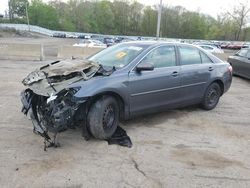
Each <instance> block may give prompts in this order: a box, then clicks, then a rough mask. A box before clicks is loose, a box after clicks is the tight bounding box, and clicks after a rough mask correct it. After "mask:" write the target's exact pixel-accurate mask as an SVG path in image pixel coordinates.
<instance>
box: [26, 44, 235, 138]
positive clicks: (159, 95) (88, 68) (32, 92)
mask: <svg viewBox="0 0 250 188" xmlns="http://www.w3.org/2000/svg"><path fill="white" fill-rule="evenodd" d="M69 67H70V69H69ZM45 75H46V76H45ZM231 81H232V67H231V66H230V64H229V63H227V62H223V61H221V60H220V59H218V58H217V57H215V56H214V55H212V54H211V53H208V52H206V51H205V50H203V49H202V48H198V47H196V46H193V45H188V44H181V43H167V42H157V41H148V42H147V41H140V42H139V41H136V42H126V43H120V44H117V45H114V46H111V47H109V48H106V49H104V50H102V51H101V52H99V53H97V54H95V55H93V56H91V57H89V58H88V59H87V60H71V61H68V60H67V61H61V62H60V61H56V62H54V63H51V64H49V65H47V66H43V67H41V68H40V69H37V70H36V71H34V72H32V73H30V74H29V75H28V76H27V77H26V78H25V79H24V80H23V84H24V85H25V86H27V87H28V89H26V90H25V91H24V92H23V93H22V102H23V104H24V107H23V112H24V113H28V111H29V110H30V109H31V110H33V111H32V113H33V116H31V119H32V118H33V121H34V122H36V123H34V124H33V125H34V126H35V127H34V131H37V132H39V131H42V132H39V133H40V135H43V134H44V131H43V130H42V129H43V128H44V127H45V128H46V130H52V131H54V132H60V131H61V130H65V129H67V128H69V127H70V126H71V125H72V124H74V123H76V122H77V123H81V124H85V123H86V126H87V129H88V130H90V132H91V134H92V135H93V136H94V137H96V138H99V139H107V138H109V137H110V136H111V135H113V133H114V132H115V130H116V129H117V126H118V124H119V120H120V119H129V118H132V117H135V116H138V115H142V114H147V113H152V112H158V111H162V110H166V109H173V108H180V107H184V106H188V105H193V104H200V105H201V107H202V108H204V109H205V110H212V109H213V108H215V107H216V105H217V104H218V102H219V99H220V97H221V96H222V95H223V94H224V93H225V92H226V91H228V89H229V88H230V85H231ZM48 112H49V113H48ZM85 120H86V121H85ZM81 121H82V122H81ZM38 125H40V126H38Z"/></svg>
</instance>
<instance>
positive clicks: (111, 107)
mask: <svg viewBox="0 0 250 188" xmlns="http://www.w3.org/2000/svg"><path fill="white" fill-rule="evenodd" d="M118 122H119V106H118V103H117V101H116V99H115V98H114V97H111V96H103V97H101V98H100V99H99V100H97V101H96V102H94V104H92V106H91V107H90V109H89V112H88V115H87V123H88V128H89V130H90V132H91V134H92V135H93V136H94V137H95V138H98V139H107V138H109V137H111V136H112V135H113V134H114V132H115V130H116V128H117V126H118Z"/></svg>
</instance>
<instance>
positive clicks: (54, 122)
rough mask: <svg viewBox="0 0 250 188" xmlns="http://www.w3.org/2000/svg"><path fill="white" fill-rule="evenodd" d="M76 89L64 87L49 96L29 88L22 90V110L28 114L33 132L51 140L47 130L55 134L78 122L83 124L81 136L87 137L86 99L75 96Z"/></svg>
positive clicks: (72, 126)
mask: <svg viewBox="0 0 250 188" xmlns="http://www.w3.org/2000/svg"><path fill="white" fill-rule="evenodd" d="M77 90H78V88H70V89H64V90H62V91H61V92H59V93H57V95H51V96H50V97H47V96H42V95H38V94H36V93H34V92H33V91H32V90H30V89H26V90H24V91H23V92H22V93H21V102H22V104H23V107H22V112H23V113H24V114H25V115H29V116H30V118H31V120H32V123H33V126H34V129H33V130H34V132H35V133H38V134H39V135H41V136H42V137H44V138H45V139H46V140H47V141H48V142H52V141H51V138H50V137H49V134H48V132H51V133H54V135H56V134H57V133H58V132H62V131H64V130H66V129H68V128H74V127H75V126H76V125H79V124H80V125H81V126H84V130H85V131H84V134H83V136H86V137H87V136H88V132H87V131H86V129H87V128H86V127H85V126H86V123H85V120H86V113H85V109H86V107H85V106H86V102H87V100H88V99H87V98H78V97H75V96H74V94H75V93H76V92H77Z"/></svg>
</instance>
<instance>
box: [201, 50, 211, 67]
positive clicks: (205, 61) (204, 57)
mask: <svg viewBox="0 0 250 188" xmlns="http://www.w3.org/2000/svg"><path fill="white" fill-rule="evenodd" d="M200 55H201V61H202V64H208V63H213V61H212V60H211V59H210V58H209V57H208V56H207V55H206V54H205V53H203V52H202V51H200Z"/></svg>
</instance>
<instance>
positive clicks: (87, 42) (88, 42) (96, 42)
mask: <svg viewBox="0 0 250 188" xmlns="http://www.w3.org/2000/svg"><path fill="white" fill-rule="evenodd" d="M73 46H78V47H89V48H97V47H98V48H107V45H106V44H104V43H102V42H101V41H99V40H81V41H80V42H79V43H76V44H74V45H73Z"/></svg>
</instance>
